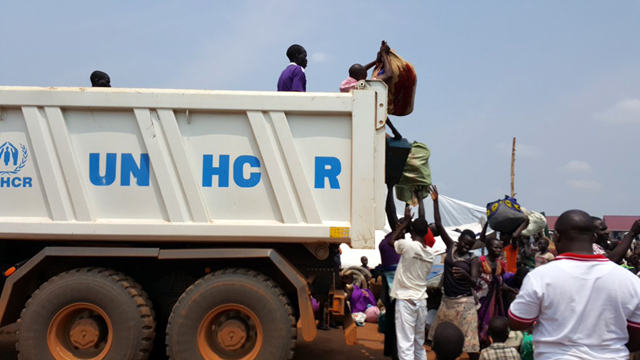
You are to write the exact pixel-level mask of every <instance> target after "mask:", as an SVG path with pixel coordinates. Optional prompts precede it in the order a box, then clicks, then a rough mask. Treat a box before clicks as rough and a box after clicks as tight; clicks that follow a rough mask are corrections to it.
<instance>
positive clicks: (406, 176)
mask: <svg viewBox="0 0 640 360" xmlns="http://www.w3.org/2000/svg"><path fill="white" fill-rule="evenodd" d="M430 156H431V150H429V148H428V147H427V145H425V144H423V143H419V142H417V141H414V142H413V144H412V145H411V152H410V153H409V157H408V158H407V162H406V164H405V165H404V172H403V173H402V178H401V179H400V182H399V183H398V185H396V197H397V198H398V200H400V201H404V202H406V203H409V204H411V205H412V206H417V205H418V199H416V198H415V197H414V195H413V189H414V188H415V187H416V186H422V188H423V190H422V196H423V197H425V198H426V197H427V196H428V195H429V189H428V188H429V186H431V169H430V168H429V157H430Z"/></svg>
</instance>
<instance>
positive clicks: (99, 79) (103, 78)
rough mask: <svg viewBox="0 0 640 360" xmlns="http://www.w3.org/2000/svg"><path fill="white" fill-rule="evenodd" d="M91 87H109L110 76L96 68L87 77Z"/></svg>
mask: <svg viewBox="0 0 640 360" xmlns="http://www.w3.org/2000/svg"><path fill="white" fill-rule="evenodd" d="M89 80H91V87H111V78H110V77H109V75H108V74H107V73H106V72H103V71H100V70H96V71H94V72H92V73H91V76H90V77H89Z"/></svg>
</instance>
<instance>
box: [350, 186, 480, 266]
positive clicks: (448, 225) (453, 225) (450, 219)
mask: <svg viewBox="0 0 640 360" xmlns="http://www.w3.org/2000/svg"><path fill="white" fill-rule="evenodd" d="M438 199H439V200H438V201H439V203H440V216H441V217H442V225H444V227H445V229H446V230H447V233H448V234H449V236H450V237H451V238H452V239H453V240H457V239H458V236H460V233H459V232H457V231H455V230H456V229H459V230H465V229H469V230H471V231H473V232H474V233H476V235H477V234H480V232H481V231H482V223H481V219H482V218H483V217H484V216H485V215H486V209H485V208H484V207H481V206H478V205H473V204H470V203H467V202H464V201H460V200H456V199H452V198H450V197H447V196H444V195H440V196H439V197H438ZM424 205H425V215H426V218H427V221H429V222H433V203H432V201H431V198H428V199H425V201H424ZM413 210H414V213H416V214H417V208H414V209H413ZM416 214H414V217H415V216H416ZM401 216H402V215H400V217H401ZM389 232H391V229H390V228H389V224H388V223H387V224H386V225H385V227H384V229H383V230H378V231H376V234H375V238H376V242H375V244H376V248H375V249H373V250H357V249H351V248H350V247H349V246H348V245H346V244H342V245H340V249H341V250H342V256H341V261H342V266H343V267H347V266H353V265H360V258H361V257H362V256H366V257H367V258H368V259H369V267H372V268H373V267H376V266H378V264H380V253H379V251H378V245H379V244H380V242H381V241H382V240H383V239H384V237H385V236H386V235H387V234H388V233H389ZM433 249H434V251H435V253H436V255H439V254H442V253H444V252H445V251H446V246H445V245H444V242H443V241H442V239H440V237H436V243H435V245H434V246H433ZM436 259H437V260H436V263H437V262H438V261H439V260H440V259H439V257H436Z"/></svg>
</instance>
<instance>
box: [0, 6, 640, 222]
mask: <svg viewBox="0 0 640 360" xmlns="http://www.w3.org/2000/svg"><path fill="white" fill-rule="evenodd" d="M388 4H391V5H388ZM639 19H640V2H639V1H631V0H618V1H588V0H580V1H577V0H565V1H555V0H540V1H527V2H525V1H492V2H488V1H482V2H480V1H398V2H390V1H387V2H382V1H374V0H367V1H321V2H319V1H315V2H311V1H289V0H281V1H224V2H223V1H123V0H121V1H86V0H83V1H66V0H58V1H20V2H9V1H3V2H2V3H0V85H28V86H88V85H89V74H90V73H91V72H92V71H93V70H97V69H99V70H103V71H106V72H107V73H109V74H110V75H111V78H112V83H113V85H114V86H117V87H143V88H188V89H229V90H274V89H275V85H276V82H277V78H278V75H279V73H280V71H281V70H282V69H283V68H284V66H286V64H287V63H288V60H287V59H286V56H285V51H286V49H287V47H288V46H289V45H291V44H292V43H300V44H301V45H303V46H305V47H306V48H307V51H308V52H309V57H310V59H309V67H308V69H307V80H308V85H307V89H308V90H309V91H336V90H337V88H338V86H339V84H340V82H341V81H342V80H343V79H344V78H345V77H346V76H347V69H348V68H349V66H350V65H351V64H353V63H356V62H361V63H364V62H368V61H371V60H372V59H374V58H375V55H376V52H377V49H378V47H379V43H380V40H382V39H385V40H387V41H388V42H389V44H390V45H391V46H392V48H394V49H396V51H397V52H398V53H399V54H401V55H402V56H403V57H405V59H407V60H409V61H411V62H412V63H413V64H414V66H415V67H416V70H417V72H418V91H417V98H416V104H415V111H414V113H413V114H412V115H410V116H407V117H404V118H396V120H395V121H394V123H395V124H396V125H397V126H398V127H399V129H400V131H401V132H402V133H403V134H404V135H405V136H406V137H408V138H409V139H410V140H417V141H421V142H424V143H426V144H427V145H428V146H429V147H430V148H431V151H432V157H431V168H432V172H433V180H434V182H435V183H436V184H438V185H439V188H440V192H441V193H443V194H445V195H448V196H451V197H454V198H458V199H461V200H465V201H468V202H472V203H475V204H479V205H484V204H486V203H487V202H489V201H492V200H495V199H497V198H499V197H502V196H503V195H504V194H506V193H508V192H509V179H510V147H511V140H512V138H513V137H514V136H515V137H517V141H518V152H517V161H516V192H517V193H518V196H517V197H518V199H519V200H520V202H521V203H522V204H523V205H524V206H526V207H528V208H530V209H534V210H538V211H546V212H547V214H559V213H561V212H562V211H564V210H566V209H569V208H579V209H583V210H586V211H587V212H589V213H591V214H593V215H604V214H612V215H616V214H620V215H624V214H629V215H632V214H640V206H639V205H640V191H639V190H638V183H639V180H640V159H639V156H640V147H639V144H640V41H639V39H640V20H639Z"/></svg>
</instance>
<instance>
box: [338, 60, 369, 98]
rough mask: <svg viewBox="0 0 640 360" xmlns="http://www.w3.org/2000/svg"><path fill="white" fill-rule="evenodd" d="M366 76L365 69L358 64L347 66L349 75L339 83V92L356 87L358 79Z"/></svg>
mask: <svg viewBox="0 0 640 360" xmlns="http://www.w3.org/2000/svg"><path fill="white" fill-rule="evenodd" d="M366 78H367V69H365V67H364V66H362V65H360V64H353V65H351V67H350V68H349V77H348V78H346V79H345V80H344V81H343V82H342V84H340V92H349V91H351V90H353V89H355V88H356V85H357V84H358V81H360V80H364V79H366Z"/></svg>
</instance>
